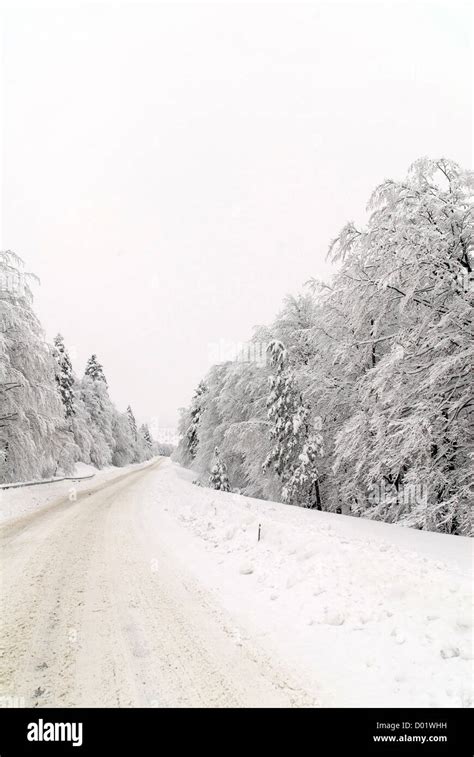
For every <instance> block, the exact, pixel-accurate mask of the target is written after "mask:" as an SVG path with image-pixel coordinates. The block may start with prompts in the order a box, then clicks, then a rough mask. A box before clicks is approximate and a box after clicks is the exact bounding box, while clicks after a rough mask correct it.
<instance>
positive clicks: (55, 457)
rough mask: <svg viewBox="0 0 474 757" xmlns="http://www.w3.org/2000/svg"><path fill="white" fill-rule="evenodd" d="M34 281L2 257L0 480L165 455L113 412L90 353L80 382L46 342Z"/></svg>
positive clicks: (60, 347) (10, 257) (8, 254)
mask: <svg viewBox="0 0 474 757" xmlns="http://www.w3.org/2000/svg"><path fill="white" fill-rule="evenodd" d="M33 279H34V276H32V275H31V274H27V273H25V272H24V265H23V261H22V260H21V258H20V257H19V256H18V255H16V254H15V253H14V252H12V251H4V252H0V482H2V483H10V482H14V481H27V480H36V479H41V478H49V477H53V476H57V475H61V474H65V475H69V474H71V473H73V471H74V466H75V464H76V463H77V462H84V463H89V464H92V465H94V466H96V467H97V468H103V467H104V466H108V465H117V466H123V465H127V464H130V463H138V462H144V461H146V460H148V459H150V458H151V457H153V456H154V455H156V454H169V453H170V449H169V448H168V447H167V448H166V449H165V448H163V446H162V445H159V444H158V443H157V442H155V441H154V440H153V438H152V436H151V433H150V430H149V428H148V426H147V425H146V424H143V425H141V426H140V427H138V428H137V423H136V421H135V417H134V414H133V411H132V408H131V407H130V406H129V407H128V408H127V411H126V412H120V411H119V410H118V409H117V408H116V407H115V405H114V404H113V402H112V400H111V399H110V396H109V391H108V384H107V380H106V377H105V374H104V370H103V367H102V365H101V364H100V362H99V361H98V359H97V356H96V355H92V356H91V357H90V358H89V360H88V361H87V365H86V368H85V372H84V375H83V376H82V377H80V378H79V377H78V376H76V375H75V373H74V371H73V367H72V362H71V359H70V356H69V354H68V350H67V348H66V345H65V343H64V339H63V337H62V336H61V335H60V334H58V335H57V336H56V338H55V340H54V345H49V344H48V343H47V342H46V341H45V337H44V333H43V329H42V327H41V324H40V322H39V320H38V318H37V317H36V315H35V313H34V310H33V295H32V289H31V284H32V280H33ZM165 446H166V445H165Z"/></svg>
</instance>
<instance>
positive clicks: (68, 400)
mask: <svg viewBox="0 0 474 757" xmlns="http://www.w3.org/2000/svg"><path fill="white" fill-rule="evenodd" d="M53 355H54V358H55V360H56V363H57V370H56V381H57V384H58V388H59V393H60V395H61V399H62V401H63V405H64V412H65V414H66V418H70V417H71V416H72V415H75V412H76V411H75V407H74V391H73V386H74V374H73V371H72V363H71V359H70V357H69V355H68V352H67V350H66V347H65V345H64V339H63V337H62V336H61V334H58V335H57V336H56V337H55V340H54V350H53Z"/></svg>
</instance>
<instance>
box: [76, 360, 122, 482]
mask: <svg viewBox="0 0 474 757" xmlns="http://www.w3.org/2000/svg"><path fill="white" fill-rule="evenodd" d="M80 398H81V401H82V403H83V406H84V412H85V418H86V423H87V427H88V429H89V432H90V434H91V437H92V445H91V449H90V462H91V463H92V464H93V465H95V466H96V467H97V468H103V467H105V466H106V465H111V463H112V457H113V453H114V448H115V440H114V431H113V422H114V414H115V408H114V406H113V405H112V402H111V400H110V397H109V395H108V392H107V387H106V384H105V383H104V381H102V380H101V379H98V380H96V381H95V380H94V379H92V378H91V377H90V376H89V375H85V376H84V378H83V379H82V381H81V382H80Z"/></svg>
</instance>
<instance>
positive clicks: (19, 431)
mask: <svg viewBox="0 0 474 757" xmlns="http://www.w3.org/2000/svg"><path fill="white" fill-rule="evenodd" d="M30 280H31V277H30V276H28V275H27V274H25V273H24V271H23V262H22V260H21V259H20V258H19V257H18V256H17V255H15V254H14V253H13V252H10V251H6V252H1V253H0V281H1V286H0V449H1V455H0V477H1V480H2V482H11V481H17V480H27V479H34V478H41V477H44V476H51V475H54V474H56V473H57V472H58V471H61V472H69V471H70V470H72V466H73V459H74V452H75V450H74V444H73V441H72V440H71V439H70V437H69V435H68V431H67V424H66V420H65V415H64V412H63V406H62V403H61V398H60V395H59V393H58V389H57V384H56V380H55V364H54V359H53V356H52V353H51V350H50V348H49V347H48V345H47V344H46V343H45V340H44V334H43V331H42V329H41V325H40V323H39V321H38V319H37V318H36V316H35V314H34V312H33V309H32V293H31V289H30Z"/></svg>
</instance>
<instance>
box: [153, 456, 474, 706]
mask: <svg viewBox="0 0 474 757" xmlns="http://www.w3.org/2000/svg"><path fill="white" fill-rule="evenodd" d="M192 478H193V476H192V474H190V473H189V472H188V471H185V470H183V469H181V468H179V467H178V466H176V465H173V464H168V465H167V466H166V467H164V469H163V470H162V475H161V477H160V479H159V480H158V479H156V484H157V487H158V489H157V492H156V506H157V507H166V509H167V511H168V513H169V514H170V515H171V516H172V517H173V518H174V519H176V522H177V523H179V524H180V525H184V526H186V528H187V530H188V533H189V534H190V535H192V537H193V539H192V543H191V542H190V541H189V540H188V539H184V537H183V536H182V533H181V532H179V531H178V530H174V531H173V541H174V544H175V548H176V549H177V550H178V551H182V552H183V554H185V555H187V559H188V560H190V559H191V560H192V567H193V571H194V572H195V574H196V576H197V577H199V579H200V580H201V581H202V582H203V583H204V584H205V585H206V586H208V587H210V588H212V589H213V591H215V592H216V593H217V594H218V596H219V599H220V601H221V602H222V604H223V605H224V606H225V607H226V608H227V609H228V610H229V611H230V612H232V613H233V614H234V616H235V617H236V618H238V621H239V624H240V625H241V627H242V628H243V629H244V632H243V633H244V635H243V637H242V643H245V638H246V637H257V638H258V639H259V640H262V639H264V641H265V646H266V648H267V649H268V648H271V649H273V650H274V654H275V656H277V657H279V658H283V659H285V660H291V664H292V666H294V667H295V668H296V669H298V670H299V671H300V672H301V673H302V674H304V675H305V676H306V677H309V678H310V679H311V683H310V686H311V687H312V689H313V690H314V692H315V694H316V695H317V697H318V699H319V701H320V703H321V705H323V706H349V707H374V706H384V707H385V706H387V707H388V706H393V707H449V706H453V707H459V706H463V707H467V706H471V705H472V701H473V699H472V672H473V667H472V666H473V663H472V659H473V649H472V639H473V637H472V621H473V617H472V597H473V594H472V541H471V540H470V539H467V538H463V537H458V536H445V535H441V534H432V533H428V532H421V531H416V530H412V529H406V528H402V527H398V526H393V525H389V524H384V523H378V522H373V521H368V520H365V519H361V518H357V519H356V518H352V517H349V516H344V515H332V514H329V513H319V512H314V511H308V510H304V509H301V508H296V507H290V506H285V505H281V504H277V503H271V502H262V501H260V500H254V499H250V498H246V497H241V496H238V495H233V494H225V493H221V492H213V491H211V490H209V489H204V488H200V487H197V486H193V484H192V483H191V480H192ZM165 503H166V504H165ZM259 524H260V526H261V539H260V542H258V528H259ZM203 550H204V553H205V554H204V556H203ZM191 555H192V557H191Z"/></svg>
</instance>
